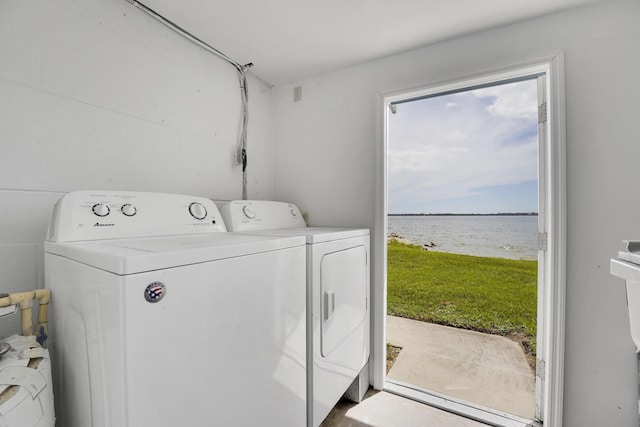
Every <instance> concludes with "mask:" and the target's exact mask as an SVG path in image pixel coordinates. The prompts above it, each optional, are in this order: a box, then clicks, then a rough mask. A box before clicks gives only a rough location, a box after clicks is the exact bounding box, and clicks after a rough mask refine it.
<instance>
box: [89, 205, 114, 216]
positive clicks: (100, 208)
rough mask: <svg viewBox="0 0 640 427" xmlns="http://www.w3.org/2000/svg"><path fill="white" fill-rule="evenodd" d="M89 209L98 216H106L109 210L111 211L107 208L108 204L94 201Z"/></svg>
mask: <svg viewBox="0 0 640 427" xmlns="http://www.w3.org/2000/svg"><path fill="white" fill-rule="evenodd" d="M91 210H92V211H93V213H94V214H96V215H98V216H107V215H109V212H111V209H109V206H107V205H106V204H104V203H96V204H95V205H93V206H92V207H91Z"/></svg>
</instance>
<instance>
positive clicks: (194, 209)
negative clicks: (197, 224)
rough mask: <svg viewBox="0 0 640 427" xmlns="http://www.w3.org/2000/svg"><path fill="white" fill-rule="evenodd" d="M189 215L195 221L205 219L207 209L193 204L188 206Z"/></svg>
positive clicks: (198, 204) (196, 203)
mask: <svg viewBox="0 0 640 427" xmlns="http://www.w3.org/2000/svg"><path fill="white" fill-rule="evenodd" d="M189 213H190V214H191V216H192V217H194V218H195V219H205V218H206V217H207V208H205V207H204V206H203V205H202V203H198V202H193V203H191V204H190V205H189Z"/></svg>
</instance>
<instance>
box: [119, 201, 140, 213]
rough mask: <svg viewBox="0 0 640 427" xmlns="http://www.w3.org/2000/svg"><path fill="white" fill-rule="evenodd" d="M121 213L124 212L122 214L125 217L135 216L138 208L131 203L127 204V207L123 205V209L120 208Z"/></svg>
mask: <svg viewBox="0 0 640 427" xmlns="http://www.w3.org/2000/svg"><path fill="white" fill-rule="evenodd" d="M120 211H122V213H123V214H124V215H125V216H134V215H135V214H136V213H137V212H138V210H137V209H136V207H135V206H133V205H132V204H131V203H127V204H125V205H122V207H121V208H120Z"/></svg>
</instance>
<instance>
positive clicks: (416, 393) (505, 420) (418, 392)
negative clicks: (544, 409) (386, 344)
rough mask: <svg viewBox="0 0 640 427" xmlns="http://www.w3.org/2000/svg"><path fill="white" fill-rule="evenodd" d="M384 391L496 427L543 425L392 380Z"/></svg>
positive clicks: (386, 382) (388, 381)
mask: <svg viewBox="0 0 640 427" xmlns="http://www.w3.org/2000/svg"><path fill="white" fill-rule="evenodd" d="M383 389H384V391H386V392H389V393H393V394H396V395H398V396H401V397H404V398H407V399H411V400H414V401H416V402H420V403H424V404H425V405H429V406H433V407H435V408H438V409H442V410H443V411H447V412H451V413H454V414H456V415H460V416H462V417H465V418H470V419H472V420H475V421H479V422H482V423H486V424H488V425H491V426H495V427H542V424H541V423H539V422H537V421H532V420H527V419H526V418H520V417H518V416H515V415H511V414H507V413H506V412H500V411H496V410H494V409H490V408H486V407H483V406H480V405H476V404H473V403H470V402H467V401H464V400H461V399H456V398H453V397H451V396H447V395H444V394H440V393H436V392H434V391H429V390H425V389H422V388H420V387H417V386H415V385H413V384H408V383H403V382H402V381H397V380H394V379H391V378H386V380H385V383H384V388H383Z"/></svg>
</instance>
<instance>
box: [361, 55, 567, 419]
mask: <svg viewBox="0 0 640 427" xmlns="http://www.w3.org/2000/svg"><path fill="white" fill-rule="evenodd" d="M540 73H544V74H545V75H546V83H547V84H546V88H545V89H544V90H545V92H546V93H545V95H546V99H547V122H546V133H547V138H546V141H545V142H544V143H543V144H542V145H541V146H540V152H539V157H541V160H542V163H544V164H543V165H542V167H541V169H542V171H541V173H543V175H542V176H540V178H539V179H540V180H541V181H544V182H545V183H546V191H545V194H540V197H544V198H545V200H544V203H543V204H544V205H545V206H546V211H545V212H541V213H540V214H541V215H544V217H543V218H542V221H541V223H543V224H544V226H545V227H546V233H547V235H546V237H547V239H546V240H547V243H546V249H547V250H546V251H544V252H542V253H541V256H539V261H544V264H545V265H544V267H545V268H544V271H545V272H544V274H545V277H544V282H545V284H546V289H544V290H543V292H542V295H541V296H542V298H544V301H543V303H542V307H543V308H544V312H543V313H541V316H539V318H538V328H539V329H540V335H541V336H542V337H543V341H542V342H539V343H538V354H539V355H538V359H540V361H542V363H540V362H539V365H540V366H539V367H538V371H539V372H538V373H537V374H538V376H539V377H540V378H542V379H543V380H544V381H542V382H541V383H537V384H536V387H537V388H538V390H537V391H536V392H537V394H538V396H539V399H538V400H539V402H538V403H539V407H538V409H537V412H538V416H539V417H540V419H542V420H543V421H544V425H545V426H551V427H556V426H557V427H560V426H561V425H562V408H563V405H562V401H563V388H564V335H565V252H566V191H565V188H566V184H565V180H566V179H565V170H566V168H565V165H566V161H565V152H566V148H565V103H564V56H563V53H562V52H559V53H557V54H555V55H552V56H548V57H544V58H538V59H535V60H531V61H525V62H521V63H518V64H512V65H508V66H504V67H500V68H495V69H492V70H485V71H482V72H478V73H473V74H469V75H463V76H458V77H455V78H451V79H447V80H444V81H437V82H426V83H425V84H424V85H421V86H420V87H419V88H415V87H414V88H408V89H404V90H396V91H390V92H378V93H376V99H375V114H376V117H375V126H376V129H375V132H376V133H375V137H376V149H375V217H374V221H375V224H374V229H373V235H372V261H373V262H372V264H373V271H372V273H373V280H372V292H371V299H372V305H371V307H372V310H371V316H372V317H371V324H372V328H371V340H372V341H371V360H370V376H371V383H372V385H373V387H374V388H375V389H376V390H383V389H385V387H386V384H385V377H386V373H385V370H386V369H385V362H386V313H387V294H386V292H387V283H386V282H387V221H386V218H387V144H388V134H387V128H386V123H387V118H388V114H389V108H388V107H389V104H390V103H393V102H394V101H399V100H404V99H407V98H408V97H419V96H427V95H429V94H433V93H435V92H438V93H440V92H445V91H447V90H452V91H454V90H457V89H462V88H465V87H473V86H481V85H486V84H490V83H492V82H497V81H502V80H510V79H514V78H518V77H522V76H527V75H534V74H540ZM436 88H437V90H436ZM542 231H545V230H542ZM540 321H542V323H540ZM469 415H472V414H469Z"/></svg>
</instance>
